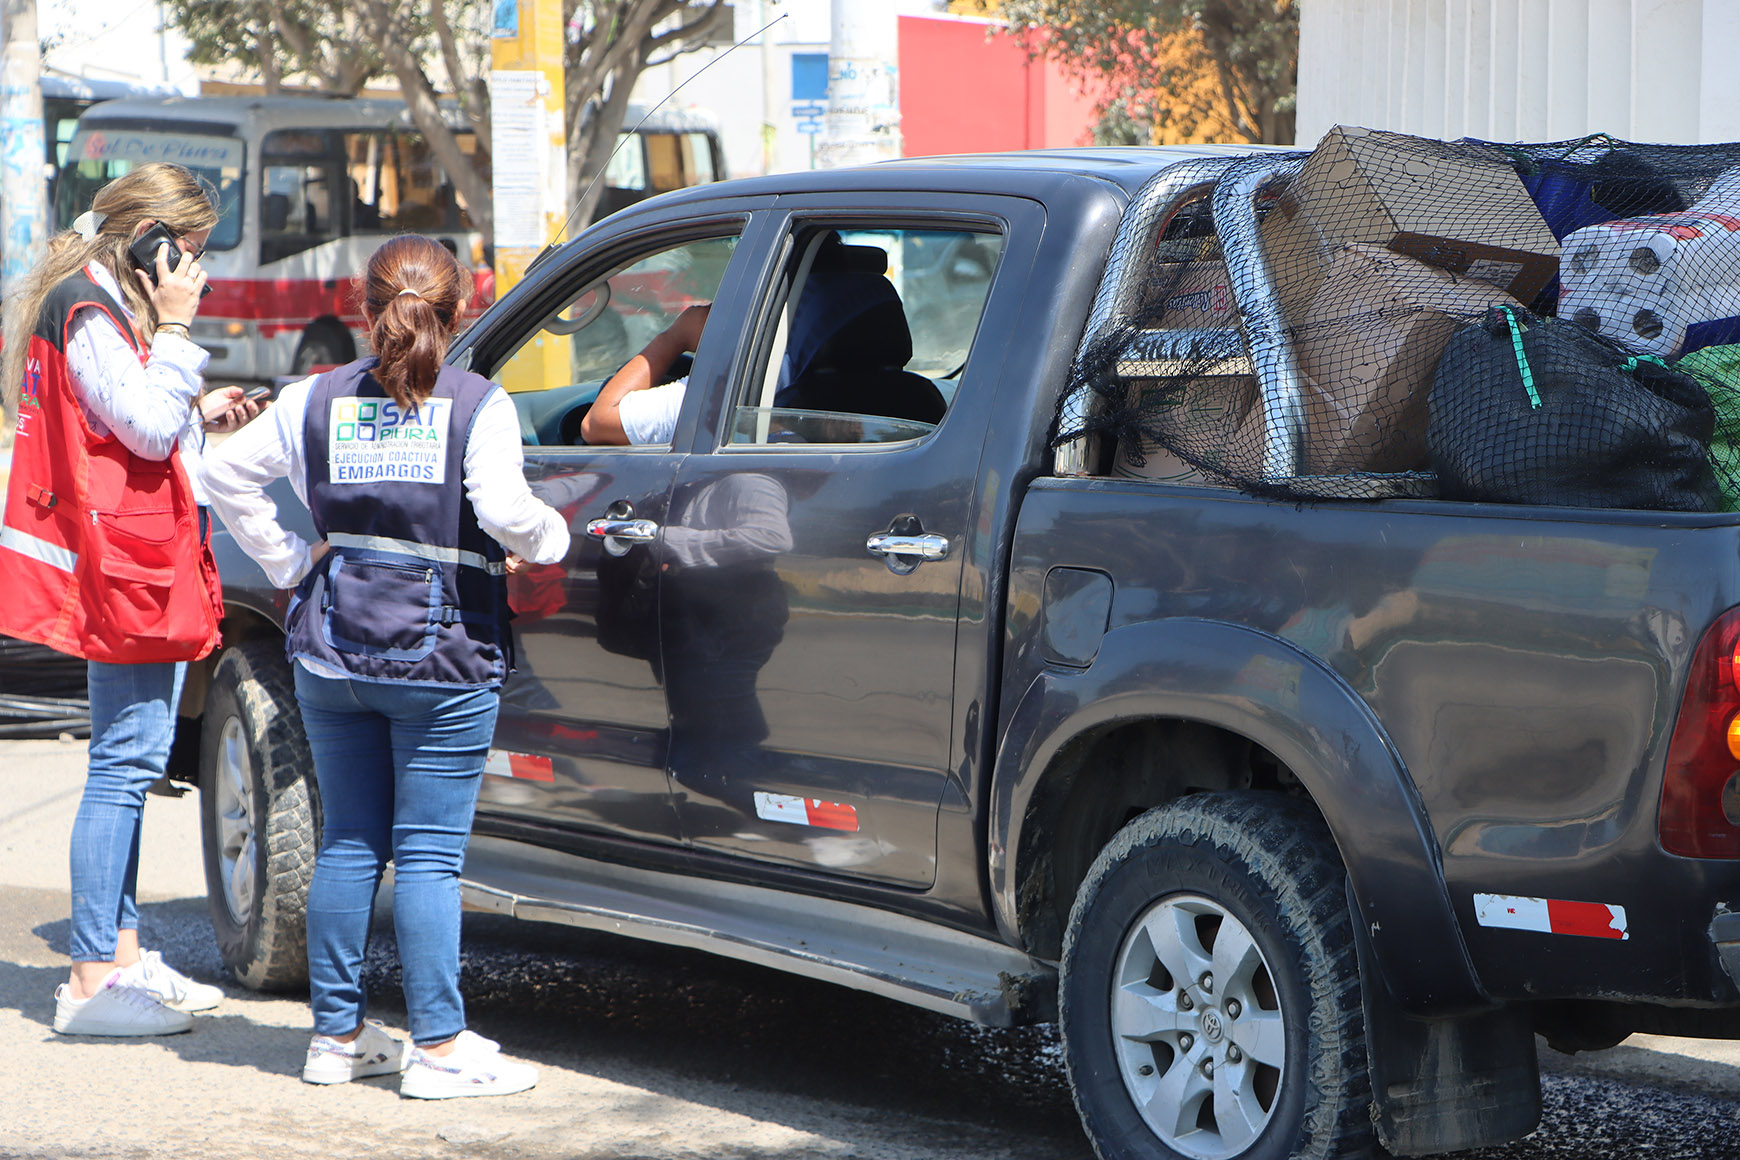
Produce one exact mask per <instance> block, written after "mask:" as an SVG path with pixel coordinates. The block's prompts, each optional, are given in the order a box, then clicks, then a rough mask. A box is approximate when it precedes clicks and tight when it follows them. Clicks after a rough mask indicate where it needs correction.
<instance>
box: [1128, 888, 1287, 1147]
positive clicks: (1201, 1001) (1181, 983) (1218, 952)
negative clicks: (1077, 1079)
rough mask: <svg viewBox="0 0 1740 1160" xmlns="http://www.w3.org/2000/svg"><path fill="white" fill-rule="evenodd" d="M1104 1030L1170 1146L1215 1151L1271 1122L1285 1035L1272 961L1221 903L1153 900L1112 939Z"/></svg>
mask: <svg viewBox="0 0 1740 1160" xmlns="http://www.w3.org/2000/svg"><path fill="white" fill-rule="evenodd" d="M1115 971H1116V973H1115V974H1114V976H1113V991H1112V996H1111V1002H1112V1039H1113V1051H1114V1052H1115V1053H1116V1055H1117V1060H1118V1072H1119V1074H1120V1075H1121V1076H1122V1077H1123V1080H1124V1088H1125V1090H1126V1091H1128V1092H1129V1093H1130V1098H1131V1099H1132V1100H1134V1101H1135V1104H1136V1107H1137V1109H1138V1110H1139V1111H1140V1112H1141V1113H1142V1119H1143V1120H1145V1121H1146V1122H1147V1124H1148V1127H1149V1128H1150V1129H1152V1130H1153V1132H1154V1134H1155V1135H1156V1136H1158V1137H1159V1138H1160V1140H1161V1141H1162V1142H1163V1143H1165V1145H1166V1146H1167V1147H1169V1148H1171V1149H1172V1150H1173V1151H1175V1152H1179V1153H1182V1154H1183V1155H1185V1156H1191V1157H1195V1158H1197V1160H1223V1158H1225V1157H1230V1156H1236V1155H1238V1154H1239V1153H1241V1152H1243V1151H1244V1150H1245V1149H1246V1148H1248V1147H1249V1146H1250V1145H1251V1143H1252V1142H1253V1141H1254V1140H1255V1139H1256V1137H1257V1135H1258V1134H1259V1133H1261V1132H1262V1130H1263V1128H1264V1126H1265V1125H1267V1124H1268V1122H1269V1116H1270V1114H1271V1113H1272V1112H1273V1111H1274V1107H1275V1100H1276V1097H1277V1095H1278V1094H1279V1092H1280V1088H1281V1075H1282V1068H1283V1065H1284V1063H1285V1060H1286V1055H1287V1036H1286V1030H1285V1028H1284V1025H1283V1024H1282V1022H1281V1006H1280V1002H1279V1000H1278V998H1277V996H1276V994H1275V984H1274V979H1273V978H1272V977H1271V976H1270V974H1269V964H1268V963H1267V962H1266V961H1265V960H1264V958H1263V955H1262V952H1261V951H1259V950H1258V949H1257V944H1256V942H1255V940H1253V939H1252V938H1251V932H1250V931H1249V930H1247V929H1246V928H1245V926H1244V924H1243V923H1241V922H1239V920H1238V919H1236V918H1234V917H1233V916H1232V915H1231V914H1229V913H1227V911H1226V910H1225V908H1223V907H1222V906H1220V905H1219V904H1218V903H1215V902H1213V901H1210V900H1209V899H1207V898H1202V897H1199V896H1196V895H1191V894H1178V895H1173V896H1171V897H1169V898H1164V899H1161V900H1160V901H1159V902H1156V903H1154V905H1152V906H1150V907H1149V908H1148V909H1147V910H1146V911H1145V912H1143V914H1142V915H1141V917H1140V918H1138V919H1137V920H1136V923H1135V925H1134V926H1133V927H1131V929H1130V933H1129V934H1128V935H1126V936H1125V938H1124V944H1123V946H1121V947H1119V948H1118V957H1117V960H1116V963H1115Z"/></svg>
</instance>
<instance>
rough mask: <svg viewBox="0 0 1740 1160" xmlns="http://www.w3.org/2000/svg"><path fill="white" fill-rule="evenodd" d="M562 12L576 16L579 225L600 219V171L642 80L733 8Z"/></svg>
mask: <svg viewBox="0 0 1740 1160" xmlns="http://www.w3.org/2000/svg"><path fill="white" fill-rule="evenodd" d="M562 11H563V15H564V16H566V17H567V19H568V50H567V52H566V54H565V56H564V59H563V64H564V70H563V71H564V74H565V76H564V84H565V85H566V89H567V101H568V107H567V109H566V113H567V123H568V208H569V211H570V215H571V216H572V218H573V220H574V222H575V225H574V228H575V229H576V230H578V229H580V228H582V227H584V226H585V225H586V223H588V222H590V221H591V220H592V214H593V212H594V211H595V210H596V209H597V206H598V199H599V197H600V196H602V195H603V193H604V183H603V182H602V181H601V180H600V179H599V175H600V174H602V173H603V172H604V167H605V165H607V164H608V163H609V161H610V155H611V153H612V151H613V150H615V148H616V138H617V134H619V133H621V132H622V129H623V122H624V120H625V119H626V117H627V115H628V95H629V92H630V90H632V89H633V88H634V82H635V79H636V78H638V77H639V76H640V74H641V72H642V71H644V70H645V69H647V68H649V67H652V66H654V65H659V64H663V63H665V62H666V61H668V60H670V59H671V58H672V57H674V56H679V55H681V54H682V53H685V52H690V51H692V50H694V49H697V48H700V47H701V46H702V45H703V44H705V43H706V40H707V37H708V35H709V34H711V33H712V31H713V29H714V28H715V27H717V26H718V24H719V22H720V19H721V18H722V17H723V16H724V13H725V9H724V7H723V0H563V4H562ZM629 127H630V128H633V126H629Z"/></svg>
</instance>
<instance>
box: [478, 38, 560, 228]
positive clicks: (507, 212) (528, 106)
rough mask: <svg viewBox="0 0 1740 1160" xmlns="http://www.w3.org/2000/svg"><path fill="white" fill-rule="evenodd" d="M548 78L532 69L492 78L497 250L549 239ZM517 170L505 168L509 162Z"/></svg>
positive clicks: (494, 72) (501, 71) (502, 71)
mask: <svg viewBox="0 0 1740 1160" xmlns="http://www.w3.org/2000/svg"><path fill="white" fill-rule="evenodd" d="M547 87H548V82H547V81H545V79H544V74H543V73H541V72H537V71H535V70H531V69H494V70H492V71H491V72H490V74H489V90H490V131H491V134H492V136H493V138H494V141H493V144H494V149H493V153H494V155H495V156H496V157H497V158H500V159H502V160H501V161H497V163H496V165H495V172H494V183H495V244H496V245H497V246H509V247H512V246H525V247H531V248H537V247H540V246H542V245H543V244H544V242H545V241H546V239H545V237H544V233H545V229H546V227H545V224H544V196H545V186H546V184H547V181H548V175H547V174H546V173H545V172H544V170H545V168H546V166H547V165H548V158H549V140H550V130H549V123H548V120H547V117H546V111H545V108H544V90H545V89H546V88H547ZM508 158H512V159H514V160H513V162H512V164H504V163H503V162H504V161H505V160H506V159H508Z"/></svg>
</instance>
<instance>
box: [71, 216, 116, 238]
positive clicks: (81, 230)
mask: <svg viewBox="0 0 1740 1160" xmlns="http://www.w3.org/2000/svg"><path fill="white" fill-rule="evenodd" d="M108 220H109V215H108V214H106V213H98V212H97V211H96V210H94V209H87V210H86V211H85V212H84V213H81V214H80V215H79V216H78V217H76V218H74V219H73V224H72V228H73V229H75V230H77V231H78V234H79V237H81V238H83V239H84V240H85V241H87V242H91V241H95V240H96V237H97V231H98V230H100V229H102V228H103V223H104V222H106V221H108Z"/></svg>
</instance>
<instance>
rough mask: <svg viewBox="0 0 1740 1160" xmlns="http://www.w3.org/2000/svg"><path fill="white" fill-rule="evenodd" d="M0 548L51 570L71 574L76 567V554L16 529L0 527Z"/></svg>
mask: <svg viewBox="0 0 1740 1160" xmlns="http://www.w3.org/2000/svg"><path fill="white" fill-rule="evenodd" d="M0 548H10V549H12V550H13V551H14V552H17V553H18V554H19V555H20V556H29V557H30V558H31V559H32V560H37V561H40V562H41V563H44V564H47V565H48V566H49V567H51V568H59V569H60V570H61V571H62V572H71V571H72V570H73V569H74V568H77V567H78V564H79V557H78V553H77V552H74V551H73V550H72V549H71V548H63V547H61V546H60V545H59V544H51V543H49V542H48V541H47V540H43V539H39V538H37V537H36V536H33V535H31V534H30V533H29V532H21V531H19V530H18V529H17V528H9V527H0Z"/></svg>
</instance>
